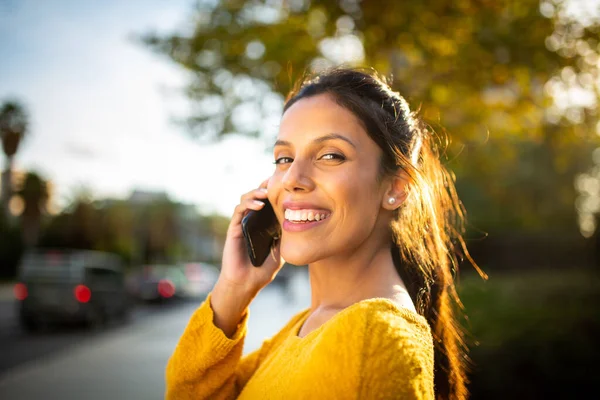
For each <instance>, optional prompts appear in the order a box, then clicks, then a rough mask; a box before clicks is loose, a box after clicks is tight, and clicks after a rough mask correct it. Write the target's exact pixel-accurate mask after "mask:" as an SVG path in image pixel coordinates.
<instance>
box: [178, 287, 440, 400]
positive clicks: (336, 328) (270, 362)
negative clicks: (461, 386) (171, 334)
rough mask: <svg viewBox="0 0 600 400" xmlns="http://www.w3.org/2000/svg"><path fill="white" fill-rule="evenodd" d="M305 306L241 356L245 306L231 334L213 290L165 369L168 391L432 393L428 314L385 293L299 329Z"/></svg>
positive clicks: (216, 394)
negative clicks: (216, 312)
mask: <svg viewBox="0 0 600 400" xmlns="http://www.w3.org/2000/svg"><path fill="white" fill-rule="evenodd" d="M309 314H310V310H305V311H302V312H300V313H298V314H297V315H295V316H294V317H293V318H292V319H291V320H290V321H289V322H288V324H287V325H286V326H285V327H284V328H283V329H281V330H280V331H279V333H277V334H276V335H275V336H273V337H272V338H271V339H268V340H266V341H265V342H264V343H263V344H262V347H261V348H260V349H258V350H256V351H254V352H253V353H251V354H248V355H247V356H244V357H242V350H243V344H244V338H245V335H246V327H247V320H248V312H246V313H245V314H244V316H243V318H242V321H241V322H240V324H239V325H238V327H237V330H236V332H235V333H234V334H233V336H232V337H231V338H228V337H227V336H225V334H224V333H223V331H221V330H220V329H219V328H217V327H216V326H215V325H214V323H213V311H212V308H211V306H210V295H209V297H208V298H207V299H206V301H205V302H204V303H203V304H202V305H201V306H200V307H199V308H198V309H197V310H196V311H195V312H194V314H193V315H192V317H191V319H190V321H189V323H188V326H187V327H186V329H185V331H184V333H183V335H182V337H181V338H180V340H179V343H178V344H177V347H176V348H175V351H174V353H173V355H172V356H171V358H170V359H169V362H168V364H167V369H166V382H167V392H166V399H169V400H171V399H172V400H186V399H236V398H237V399H433V398H434V390H433V339H432V335H431V330H430V328H429V325H428V324H427V321H426V320H425V318H423V317H422V316H420V315H418V314H416V313H414V312H413V311H410V310H408V309H404V308H399V307H398V306H397V305H396V304H395V303H394V302H392V301H391V300H389V299H384V298H374V299H367V300H362V301H360V302H358V303H355V304H353V305H351V306H349V307H347V308H345V309H343V310H342V311H340V312H338V313H337V314H335V315H334V316H333V317H332V318H331V319H329V320H328V321H327V322H325V323H324V324H323V325H321V326H320V327H318V328H317V329H315V330H313V331H312V332H310V333H308V334H307V335H306V336H304V337H299V336H298V332H299V331H300V328H301V327H302V325H303V323H304V321H305V320H306V319H307V317H308V316H309Z"/></svg>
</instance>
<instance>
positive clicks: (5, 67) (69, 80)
mask: <svg viewBox="0 0 600 400" xmlns="http://www.w3.org/2000/svg"><path fill="white" fill-rule="evenodd" d="M192 6H193V1H190V0H169V1H164V0H128V1H118V0H105V1H102V2H98V1H91V0H80V1H77V0H70V1H69V0H53V1H36V0H0V56H1V60H2V61H1V62H0V103H1V102H3V101H5V100H8V99H17V100H19V101H20V102H22V103H23V104H24V105H25V106H26V108H27V111H28V114H29V121H30V127H29V131H28V135H27V137H26V139H25V141H24V142H23V143H22V146H21V148H20V149H19V153H18V154H17V156H16V159H15V167H16V169H18V170H34V171H37V172H38V173H40V174H41V175H42V176H43V177H44V178H46V179H48V180H50V181H51V182H52V184H53V187H54V200H53V201H54V203H55V206H57V207H61V206H64V205H66V203H67V202H68V199H70V198H72V196H73V194H74V193H75V192H76V191H77V190H78V188H80V187H86V188H87V189H89V190H91V192H92V194H93V195H94V197H95V198H107V197H111V198H125V197H128V196H129V194H130V193H131V191H132V190H134V189H139V190H150V191H165V192H167V194H168V195H169V196H170V197H171V198H172V199H173V200H176V201H181V202H184V203H188V204H194V205H197V206H198V207H199V208H200V209H201V210H202V211H204V212H217V213H220V214H223V215H226V216H227V215H231V213H232V212H233V208H234V207H235V205H236V204H237V202H238V200H239V198H240V196H241V195H242V194H243V193H245V192H247V191H249V190H251V189H252V188H254V187H257V186H258V185H259V184H260V182H262V181H263V180H264V179H266V178H267V177H268V176H270V175H271V173H272V171H273V164H272V162H273V160H272V155H271V154H270V152H269V151H268V147H269V146H268V145H267V144H266V143H265V141H257V140H253V139H247V138H242V137H234V138H232V139H227V140H226V141H224V142H221V143H219V144H212V145H208V144H201V143H199V142H198V141H194V140H193V139H192V138H191V137H189V136H188V135H187V133H186V132H185V130H184V129H183V128H182V127H181V126H178V125H177V124H175V123H173V122H172V120H173V117H178V116H182V115H184V113H185V110H186V108H187V107H189V103H188V102H187V101H186V99H185V98H183V95H182V94H181V88H183V87H184V85H185V83H186V82H187V80H188V79H189V76H188V75H187V74H186V72H185V71H183V70H182V69H181V68H180V67H178V66H177V65H175V64H174V63H172V62H171V61H170V60H168V59H167V58H166V57H164V56H161V55H158V54H155V53H153V52H152V51H151V50H150V49H149V48H147V47H145V46H143V45H142V44H140V43H139V42H136V41H135V40H134V37H135V36H136V35H140V34H142V33H145V32H149V31H154V32H163V33H167V32H173V31H185V30H186V28H189V26H190V21H191V16H192V15H193V14H192V11H191V10H192Z"/></svg>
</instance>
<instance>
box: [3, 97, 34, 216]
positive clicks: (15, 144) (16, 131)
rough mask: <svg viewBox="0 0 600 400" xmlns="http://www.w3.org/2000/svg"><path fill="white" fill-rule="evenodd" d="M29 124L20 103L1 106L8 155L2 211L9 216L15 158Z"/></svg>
mask: <svg viewBox="0 0 600 400" xmlns="http://www.w3.org/2000/svg"><path fill="white" fill-rule="evenodd" d="M27 125H28V123H27V114H26V113H25V109H24V107H23V106H22V105H21V104H20V103H18V102H17V101H7V102H5V103H4V104H3V105H2V106H1V107H0V139H1V140H2V150H3V151H4V155H5V156H6V165H5V168H4V171H3V172H2V189H1V193H0V195H1V196H0V207H1V209H2V210H1V211H0V212H2V213H4V215H6V216H8V202H9V201H10V198H11V197H12V170H13V160H14V157H15V154H16V153H17V151H18V150H19V144H20V143H21V141H22V140H23V137H24V136H25V134H26V133H27Z"/></svg>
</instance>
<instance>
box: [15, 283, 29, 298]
mask: <svg viewBox="0 0 600 400" xmlns="http://www.w3.org/2000/svg"><path fill="white" fill-rule="evenodd" d="M13 291H14V293H15V298H16V299H17V300H19V301H23V300H25V299H26V298H27V295H28V292H27V286H25V284H24V283H17V284H16V285H15V287H14V289H13Z"/></svg>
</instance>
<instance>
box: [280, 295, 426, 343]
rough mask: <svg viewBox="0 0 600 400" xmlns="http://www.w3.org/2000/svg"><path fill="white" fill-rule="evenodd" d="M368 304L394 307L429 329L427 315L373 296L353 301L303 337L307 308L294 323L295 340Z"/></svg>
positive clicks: (403, 315)
mask: <svg viewBox="0 0 600 400" xmlns="http://www.w3.org/2000/svg"><path fill="white" fill-rule="evenodd" d="M366 305H375V306H377V305H379V306H387V307H389V308H391V309H393V310H394V311H395V312H396V313H398V314H399V316H400V317H402V318H405V319H407V320H409V321H411V322H415V323H417V324H418V325H421V327H424V328H426V329H429V324H428V323H427V320H426V319H425V317H423V316H422V315H420V314H418V313H416V312H415V311H412V310H410V309H408V308H405V307H400V306H398V305H397V304H396V303H394V302H393V301H392V300H390V299H388V298H386V297H373V298H369V299H363V300H360V301H357V302H356V303H353V304H351V305H349V306H348V307H346V308H344V309H342V310H340V311H338V312H337V313H335V314H334V315H333V316H332V317H331V318H329V319H328V320H327V321H325V322H324V323H322V324H321V325H319V326H318V327H317V328H315V329H313V330H312V331H310V332H308V333H307V334H306V335H304V336H302V337H301V336H299V334H300V331H301V330H302V328H303V327H304V323H305V322H306V320H307V319H308V317H309V316H310V308H307V309H305V310H304V311H302V312H301V313H300V314H301V317H300V319H299V320H298V322H296V324H295V325H294V329H293V331H292V333H293V334H292V337H293V338H294V339H295V340H299V341H304V340H308V339H309V338H311V337H312V336H316V335H318V334H319V332H320V331H322V330H323V329H325V328H326V327H327V326H329V325H333V323H334V322H335V321H336V320H337V319H339V318H341V317H342V316H343V315H345V314H348V313H350V312H351V311H353V310H354V309H355V308H359V307H361V306H366Z"/></svg>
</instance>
